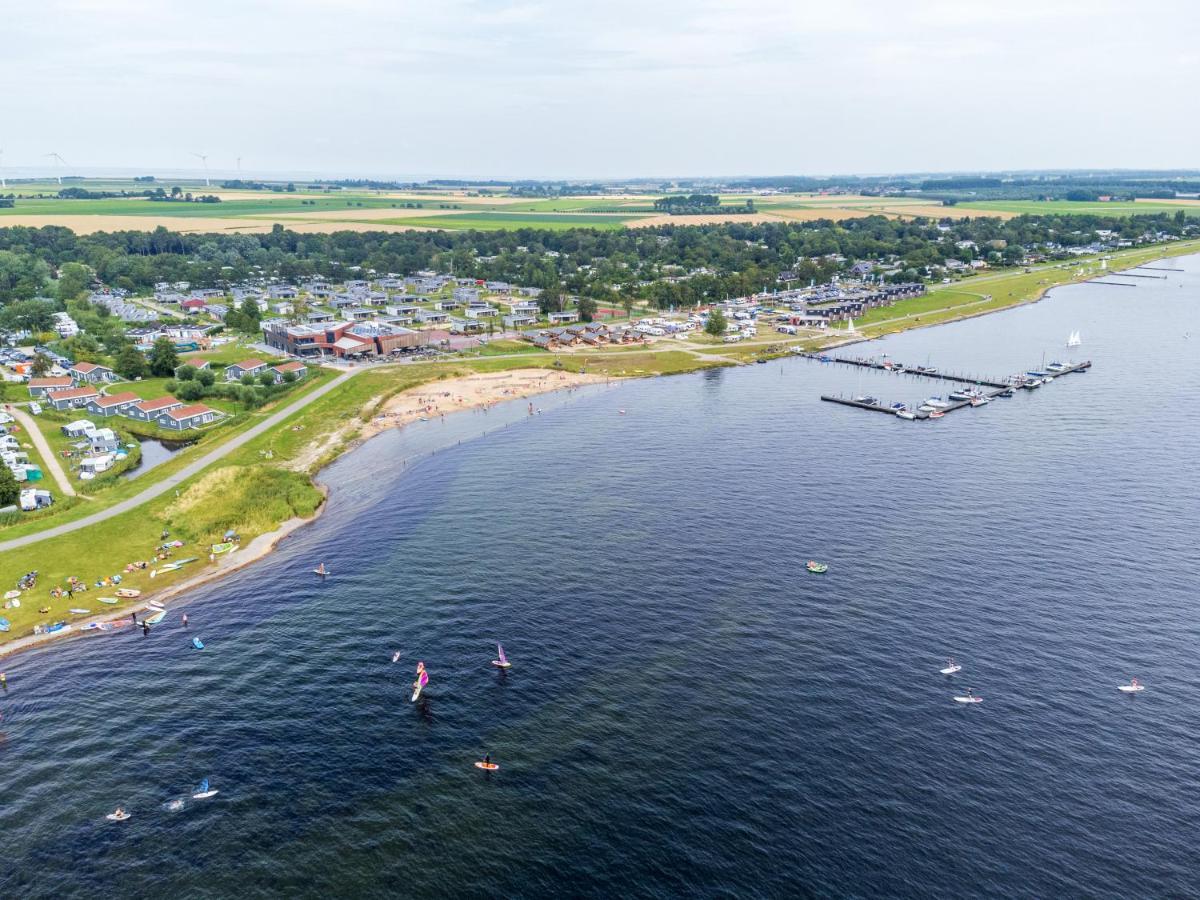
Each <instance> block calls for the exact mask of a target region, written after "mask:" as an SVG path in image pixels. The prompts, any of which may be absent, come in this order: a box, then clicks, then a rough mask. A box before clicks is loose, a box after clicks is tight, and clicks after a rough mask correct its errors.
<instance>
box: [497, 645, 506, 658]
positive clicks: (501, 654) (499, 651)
mask: <svg viewBox="0 0 1200 900" xmlns="http://www.w3.org/2000/svg"><path fill="white" fill-rule="evenodd" d="M496 653H497V655H498V656H499V657H500V662H501V663H507V662H508V657H507V656H505V655H504V646H503V645H502V644H497V645H496Z"/></svg>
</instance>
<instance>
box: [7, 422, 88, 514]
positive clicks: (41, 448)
mask: <svg viewBox="0 0 1200 900" xmlns="http://www.w3.org/2000/svg"><path fill="white" fill-rule="evenodd" d="M10 412H11V413H12V414H13V415H14V416H15V417H16V419H17V421H18V422H20V423H21V427H22V428H24V429H25V432H26V433H27V434H28V435H29V439H30V440H31V441H33V446H35V447H37V451H38V453H40V454H42V459H43V460H44V461H45V463H46V468H47V469H49V470H50V474H51V475H53V476H54V480H55V481H57V482H58V489H59V490H60V491H62V492H63V493H64V494H66V495H67V496H68V497H74V496H75V488H74V486H72V484H71V479H69V478H68V477H67V473H66V472H64V471H63V468H62V466H60V465H59V464H58V457H57V456H55V455H54V451H53V450H52V449H50V444H49V443H48V442H47V441H46V436H45V435H44V434H42V429H40V428H38V424H37V422H36V421H35V420H34V418H33V416H31V415H30V414H29V413H27V412H25V411H24V410H23V409H20V408H19V407H16V406H14V407H13V408H12V409H11V410H10Z"/></svg>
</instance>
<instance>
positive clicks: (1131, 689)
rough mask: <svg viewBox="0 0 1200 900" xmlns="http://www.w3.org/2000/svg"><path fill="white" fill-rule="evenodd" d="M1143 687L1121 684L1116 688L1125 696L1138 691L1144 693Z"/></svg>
mask: <svg viewBox="0 0 1200 900" xmlns="http://www.w3.org/2000/svg"><path fill="white" fill-rule="evenodd" d="M1145 689H1146V687H1145V685H1141V684H1123V685H1121V686H1120V687H1118V688H1117V690H1118V691H1124V692H1125V693H1127V694H1136V693H1137V692H1138V691H1144V690H1145Z"/></svg>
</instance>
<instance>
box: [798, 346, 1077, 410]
mask: <svg viewBox="0 0 1200 900" xmlns="http://www.w3.org/2000/svg"><path fill="white" fill-rule="evenodd" d="M802 355H803V356H804V357H805V358H806V359H812V360H816V361H818V362H824V363H840V364H841V365H847V366H857V367H859V368H863V369H875V370H877V371H884V372H891V373H892V374H896V375H914V376H916V377H918V378H929V379H931V380H934V381H950V382H956V383H958V384H961V385H969V386H971V387H972V388H974V389H975V390H974V392H973V393H974V396H973V397H970V398H968V399H965V400H963V399H959V400H950V401H942V405H941V406H940V407H938V409H937V411H938V412H941V413H942V414H943V415H945V414H946V413H951V412H956V411H957V410H960V409H963V408H965V407H974V406H980V405H982V404H981V403H980V402H979V401H980V400H982V401H983V403H990V402H991V401H993V400H997V399H1000V398H1003V397H1011V396H1012V395H1013V393H1014V391H1017V390H1028V391H1032V390H1035V389H1037V388H1039V387H1041V386H1042V385H1044V384H1048V383H1049V382H1050V381H1052V380H1053V379H1055V378H1061V377H1062V376H1064V375H1071V374H1073V373H1075V372H1086V371H1087V370H1088V369H1090V368H1091V367H1092V361H1091V360H1090V359H1089V360H1084V361H1083V362H1078V363H1071V364H1069V365H1064V364H1062V363H1053V364H1051V365H1052V367H1051V368H1049V369H1047V370H1041V369H1030V370H1029V371H1027V372H1025V373H1024V374H1022V375H1010V376H1008V377H1006V378H1002V379H1001V378H991V377H989V378H982V377H978V376H971V375H959V374H955V373H950V372H939V371H938V370H937V369H935V368H932V367H929V366H905V365H902V364H900V363H897V362H895V361H892V360H887V361H880V360H877V359H863V358H861V357H857V358H856V357H833V356H826V355H824V354H818V353H805V354H802ZM821 399H822V400H824V401H825V402H827V403H839V404H841V405H842V406H851V407H854V408H855V409H865V410H868V411H870V412H882V413H887V414H888V415H890V416H897V415H898V410H897V408H896V406H894V405H889V404H887V403H884V402H883V401H882V400H879V399H878V398H875V397H868V396H858V397H845V396H841V395H836V396H835V395H833V394H822V395H821ZM905 411H906V412H910V413H912V414H913V420H914V421H923V420H926V419H928V418H929V417H930V413H929V410H922V409H919V408H918V409H908V408H907V407H905Z"/></svg>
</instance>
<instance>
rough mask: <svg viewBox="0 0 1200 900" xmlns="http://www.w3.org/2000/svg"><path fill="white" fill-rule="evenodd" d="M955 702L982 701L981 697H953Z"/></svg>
mask: <svg viewBox="0 0 1200 900" xmlns="http://www.w3.org/2000/svg"><path fill="white" fill-rule="evenodd" d="M954 702H955V703H982V702H983V698H982V697H955V698H954Z"/></svg>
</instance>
